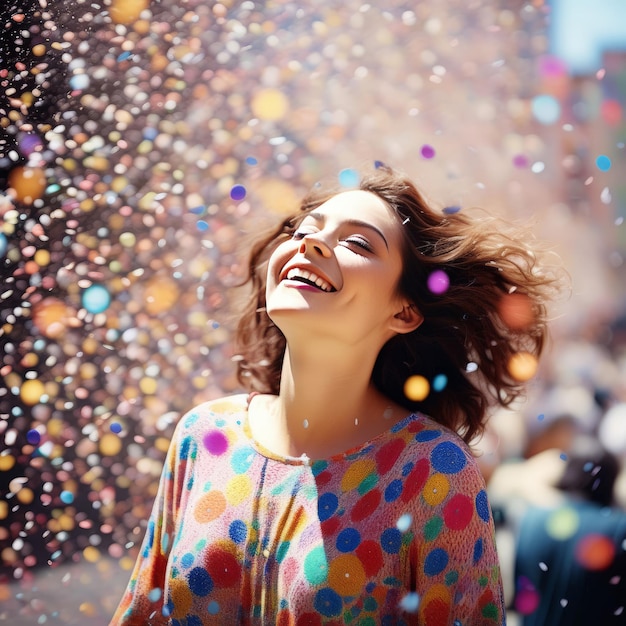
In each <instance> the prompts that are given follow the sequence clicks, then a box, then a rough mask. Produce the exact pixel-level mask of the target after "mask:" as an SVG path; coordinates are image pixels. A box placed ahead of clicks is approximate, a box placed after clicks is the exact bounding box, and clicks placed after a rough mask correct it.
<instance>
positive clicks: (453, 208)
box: [443, 205, 461, 215]
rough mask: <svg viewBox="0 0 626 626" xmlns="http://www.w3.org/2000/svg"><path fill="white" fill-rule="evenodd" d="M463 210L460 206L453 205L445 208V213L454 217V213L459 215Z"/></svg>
mask: <svg viewBox="0 0 626 626" xmlns="http://www.w3.org/2000/svg"><path fill="white" fill-rule="evenodd" d="M460 210H461V207H460V206H456V205H452V206H447V207H445V208H444V210H443V212H444V213H445V214H446V215H453V214H454V213H458V212H459V211H460Z"/></svg>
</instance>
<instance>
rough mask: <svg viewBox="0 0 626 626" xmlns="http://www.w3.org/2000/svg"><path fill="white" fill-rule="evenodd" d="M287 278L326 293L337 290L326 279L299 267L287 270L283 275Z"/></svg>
mask: <svg viewBox="0 0 626 626" xmlns="http://www.w3.org/2000/svg"><path fill="white" fill-rule="evenodd" d="M285 278H286V279H287V280H295V281H298V282H301V283H304V284H305V285H310V286H311V287H315V288H316V289H319V290H320V291H324V292H326V293H332V292H333V291H337V290H336V289H335V288H334V287H333V286H332V285H331V284H330V283H329V282H328V281H327V280H324V279H323V278H322V277H321V276H318V275H317V274H315V273H314V272H309V271H308V270H305V269H302V268H300V267H294V268H292V269H290V270H289V271H288V272H287V276H285Z"/></svg>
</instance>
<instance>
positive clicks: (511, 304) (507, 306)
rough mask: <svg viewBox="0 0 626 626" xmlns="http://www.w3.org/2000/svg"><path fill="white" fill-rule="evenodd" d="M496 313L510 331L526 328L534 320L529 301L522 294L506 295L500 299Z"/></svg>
mask: <svg viewBox="0 0 626 626" xmlns="http://www.w3.org/2000/svg"><path fill="white" fill-rule="evenodd" d="M498 313H499V314H500V317H501V318H502V321H503V322H504V323H505V324H506V325H507V326H508V327H509V328H510V329H511V330H522V329H524V328H528V326H530V325H531V324H532V323H533V321H534V320H535V313H534V311H533V305H532V301H531V299H530V298H529V297H528V296H526V295H524V294H523V293H508V294H506V295H504V296H502V298H501V299H500V302H499V304H498Z"/></svg>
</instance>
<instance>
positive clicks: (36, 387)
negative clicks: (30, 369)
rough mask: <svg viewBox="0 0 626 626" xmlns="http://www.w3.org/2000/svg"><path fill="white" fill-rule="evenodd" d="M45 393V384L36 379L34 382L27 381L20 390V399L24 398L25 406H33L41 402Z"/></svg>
mask: <svg viewBox="0 0 626 626" xmlns="http://www.w3.org/2000/svg"><path fill="white" fill-rule="evenodd" d="M45 391H46V389H45V387H44V384H43V383H42V382H41V381H40V380H38V379H36V378H35V379H33V380H25V381H24V382H23V383H22V387H21V389H20V398H22V401H23V402H24V404H28V405H29V406H33V405H35V404H37V403H38V402H40V401H41V397H42V396H43V395H44V393H45Z"/></svg>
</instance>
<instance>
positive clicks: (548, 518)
mask: <svg viewBox="0 0 626 626" xmlns="http://www.w3.org/2000/svg"><path fill="white" fill-rule="evenodd" d="M619 471H620V464H619V462H618V459H617V458H616V457H615V456H614V455H613V454H611V453H610V452H608V451H607V450H606V449H605V448H604V447H603V446H602V445H601V444H600V442H599V441H598V440H597V439H596V438H595V437H592V436H589V435H580V436H579V437H577V438H576V439H575V441H574V443H573V444H572V446H571V448H570V451H569V453H568V454H567V457H566V461H565V462H564V468H563V471H562V474H561V476H560V478H559V479H558V480H557V481H556V484H555V487H556V489H557V490H558V492H559V494H560V497H558V496H556V497H557V498H558V505H557V504H555V505H554V506H537V505H531V506H529V507H528V508H527V510H526V512H525V514H524V515H523V517H522V519H521V523H520V525H519V528H518V530H517V543H516V549H515V587H516V588H515V599H514V603H513V605H514V608H515V610H516V611H517V613H518V614H519V615H520V617H521V620H522V623H523V625H524V626H577V625H580V626H583V625H584V626H588V625H589V624H598V625H602V626H609V625H611V624H614V625H618V624H626V512H624V511H623V510H622V509H621V508H619V507H617V506H615V504H614V486H615V481H616V478H617V476H618V473H619Z"/></svg>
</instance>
